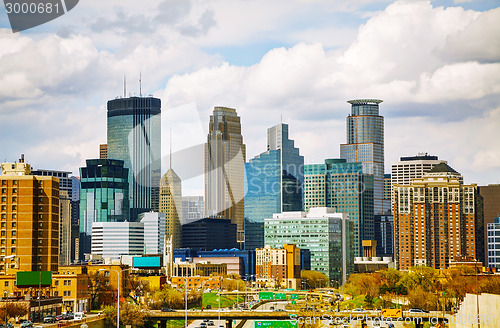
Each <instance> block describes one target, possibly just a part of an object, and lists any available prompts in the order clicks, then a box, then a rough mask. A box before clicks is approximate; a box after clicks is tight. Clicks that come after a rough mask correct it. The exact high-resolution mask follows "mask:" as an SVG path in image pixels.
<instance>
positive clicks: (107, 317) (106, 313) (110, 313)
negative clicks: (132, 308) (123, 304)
mask: <svg viewBox="0 0 500 328" xmlns="http://www.w3.org/2000/svg"><path fill="white" fill-rule="evenodd" d="M102 315H103V321H104V328H113V327H116V306H111V305H108V306H106V307H104V309H103V311H102Z"/></svg>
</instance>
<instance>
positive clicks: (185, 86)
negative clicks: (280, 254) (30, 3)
mask: <svg viewBox="0 0 500 328" xmlns="http://www.w3.org/2000/svg"><path fill="white" fill-rule="evenodd" d="M285 4H286V6H285ZM264 5H265V6H266V13H265V15H263V14H262V11H261V10H259V8H261V7H262V6H264ZM138 6H139V5H138V4H137V3H134V2H132V1H130V2H128V1H122V2H113V1H109V3H106V4H102V3H100V2H98V1H87V2H86V3H81V4H79V6H78V7H76V8H75V9H74V10H72V11H71V12H70V13H68V14H67V15H65V16H64V17H61V18H60V19H57V20H54V21H53V22H50V23H47V24H45V25H42V26H39V27H37V28H34V29H31V30H27V31H24V32H21V33H16V34H13V33H12V32H11V31H10V29H8V28H7V25H8V21H7V17H6V15H5V12H4V8H3V7H2V8H1V9H0V10H1V12H0V28H2V30H0V41H1V42H2V44H3V47H2V48H3V49H8V50H5V51H4V52H2V53H1V54H0V58H2V63H1V64H0V73H1V74H2V76H3V77H4V78H3V79H2V80H1V82H0V85H1V86H2V88H0V89H1V90H2V91H1V93H0V104H1V105H2V110H1V111H0V121H2V122H8V124H7V126H6V127H5V128H3V129H2V132H1V133H0V137H1V138H2V139H7V140H9V141H10V142H9V143H7V144H5V145H4V146H3V147H2V149H1V150H0V157H1V158H2V159H3V160H4V159H5V160H6V161H14V160H16V159H17V158H18V156H19V154H20V153H25V154H26V157H27V161H28V162H30V163H31V164H32V165H33V166H34V167H35V168H45V169H58V170H64V171H72V172H73V174H75V175H77V172H78V168H79V167H82V166H84V165H85V159H88V158H98V145H99V144H102V143H104V142H105V141H106V110H105V107H106V101H107V100H109V99H112V98H114V97H115V96H118V95H122V94H123V93H124V90H123V89H124V88H123V77H124V75H125V76H126V79H127V87H126V88H127V92H125V96H128V95H134V94H135V95H139V93H140V91H139V82H138V80H139V76H140V74H141V72H142V90H143V92H142V93H143V95H149V94H153V95H155V96H157V97H158V98H160V99H161V101H162V103H163V105H164V107H165V112H166V115H165V118H164V120H166V121H169V120H170V119H172V116H171V115H174V114H175V109H179V108H184V109H183V110H185V107H182V106H186V105H189V106H191V107H192V108H194V110H192V111H191V114H193V115H191V116H190V118H189V119H190V120H192V121H193V122H194V123H193V124H192V126H196V129H198V130H199V131H197V132H196V133H195V134H197V135H196V137H199V136H200V135H202V136H203V135H205V136H206V133H207V132H208V131H207V124H206V122H208V119H209V116H210V112H211V110H212V109H213V107H214V106H228V107H231V108H236V109H237V111H238V114H239V116H240V117H241V118H242V135H243V137H244V138H245V143H246V144H247V158H253V157H254V156H256V155H257V154H259V153H261V145H262V144H263V143H264V142H265V138H266V135H265V130H266V129H267V128H268V127H269V126H273V125H276V124H277V123H279V122H280V121H281V117H283V120H282V121H283V122H284V123H287V124H289V125H290V127H291V128H292V129H293V130H294V139H295V141H296V146H297V148H299V149H300V150H301V154H302V155H303V156H304V158H305V163H306V164H308V163H320V162H322V161H323V160H324V159H326V158H338V157H339V150H338V145H339V144H341V143H343V142H345V118H346V117H347V115H348V113H349V105H348V104H347V103H346V101H347V100H349V99H358V98H377V99H383V100H384V103H383V106H382V107H381V111H380V115H381V116H383V117H384V119H385V167H386V173H388V168H389V167H390V164H391V163H392V162H396V161H398V159H399V157H401V156H413V155H416V154H417V153H419V152H428V153H431V154H435V155H438V156H439V157H440V158H445V159H446V160H447V161H448V162H449V163H450V164H451V165H452V166H453V167H454V168H456V169H457V170H458V171H460V172H461V173H462V174H463V176H464V180H465V182H466V183H477V184H478V185H486V184H489V183H499V182H500V177H499V175H498V169H499V168H500V147H499V145H498V143H496V142H491V141H490V140H492V139H493V138H494V136H495V133H496V126H497V125H498V122H499V121H500V107H499V105H498V103H499V99H500V92H499V91H498V90H499V88H498V85H499V84H500V78H499V76H500V74H499V71H500V63H499V56H498V54H499V53H500V51H499V49H500V44H499V41H498V40H500V38H499V37H498V36H499V34H500V33H499V31H498V28H497V27H496V25H497V24H492V23H491V22H495V21H496V20H497V19H496V18H495V17H497V18H498V17H500V8H498V4H497V3H495V2H493V1H474V2H460V3H458V1H457V3H452V2H451V1H414V2H404V1H396V2H393V1H383V0H381V1H379V2H376V3H373V4H370V5H368V4H366V3H365V2H362V1H359V2H358V1H354V2H352V1H349V2H342V1H340V2H335V4H332V3H329V2H316V3H303V2H291V3H288V2H286V3H285V2H281V1H276V2H273V4H267V3H263V2H260V1H255V2H252V3H247V4H235V5H232V6H227V4H225V3H224V2H223V1H213V2H211V3H210V4H207V3H198V2H195V1H193V2H182V3H174V2H165V1H151V2H148V4H147V8H144V6H141V7H140V10H138V9H139V7H138ZM285 8H286V9H285ZM242 12H245V15H246V16H245V17H246V19H239V18H241V15H240V13H242ZM172 13H175V14H172ZM259 15H261V16H262V17H259ZM83 21H85V22H84V23H83ZM131 22H135V23H133V24H128V23H131ZM295 23H296V24H295ZM145 36H147V37H145ZM157 41H161V42H157ZM63 49H64V50H63ZM28 63H30V64H28ZM42 66H43V67H42ZM89 81H92V83H90V82H89ZM190 104H191V105H190ZM169 115H170V116H169ZM174 116H175V115H174ZM180 121H181V122H182V120H180ZM169 122H172V121H169ZM167 123H168V122H167ZM184 123H186V122H185V120H184ZM47 124H51V125H52V128H51V129H50V131H49V129H47V128H46V126H47ZM19 126H28V127H29V129H19ZM179 126H182V127H185V125H179ZM162 130H163V132H164V133H165V132H166V131H168V129H164V128H163V126H162ZM184 130H186V129H184ZM192 130H194V128H193V129H191V130H190V129H188V130H187V131H192ZM458 131H460V132H458ZM186 133H187V132H186V131H179V128H178V129H177V131H176V129H175V128H174V129H173V131H172V134H173V137H174V141H175V142H174V144H173V151H174V152H175V151H179V150H182V149H185V148H188V147H190V146H194V145H197V144H201V143H203V141H200V140H199V138H198V139H196V138H185V136H186ZM167 140H168V137H167V138H166V137H165V136H163V137H162V141H164V142H163V144H164V145H165V144H166V142H165V141H167ZM162 153H163V156H164V157H165V155H166V154H167V153H168V147H165V146H164V147H163V149H162ZM174 167H175V162H174ZM165 171H166V169H165V168H164V169H162V173H164V172H165ZM200 173H201V172H200ZM180 175H181V174H180ZM201 175H202V174H201ZM181 178H183V177H182V175H181ZM185 182H186V183H189V181H185ZM183 183H184V179H183ZM183 189H184V190H185V191H186V192H187V193H186V194H191V195H202V194H203V185H202V182H201V183H199V182H198V183H197V184H195V185H194V186H193V187H191V188H183ZM189 191H191V192H190V193H189Z"/></svg>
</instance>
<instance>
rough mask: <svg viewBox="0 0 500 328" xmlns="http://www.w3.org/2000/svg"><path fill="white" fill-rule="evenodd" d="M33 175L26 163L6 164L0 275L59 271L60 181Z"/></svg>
mask: <svg viewBox="0 0 500 328" xmlns="http://www.w3.org/2000/svg"><path fill="white" fill-rule="evenodd" d="M30 172H31V167H30V166H29V165H28V164H26V163H24V159H21V160H19V163H3V164H2V175H1V176H0V274H9V273H14V271H15V270H21V271H38V270H42V271H52V272H57V269H58V256H59V213H60V212H59V180H58V179H57V178H54V177H49V176H33V175H29V174H30ZM13 270H14V271H13Z"/></svg>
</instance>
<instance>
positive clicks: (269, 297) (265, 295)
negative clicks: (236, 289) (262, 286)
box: [259, 292, 274, 300]
mask: <svg viewBox="0 0 500 328" xmlns="http://www.w3.org/2000/svg"><path fill="white" fill-rule="evenodd" d="M272 299H274V293H273V292H259V300H272Z"/></svg>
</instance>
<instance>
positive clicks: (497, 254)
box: [487, 217, 500, 269]
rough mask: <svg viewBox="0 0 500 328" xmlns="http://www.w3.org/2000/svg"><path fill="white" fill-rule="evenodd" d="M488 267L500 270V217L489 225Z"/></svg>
mask: <svg viewBox="0 0 500 328" xmlns="http://www.w3.org/2000/svg"><path fill="white" fill-rule="evenodd" d="M487 234H488V239H487V240H488V247H487V250H488V267H490V268H491V267H493V268H497V269H500V217H496V218H494V219H493V222H491V223H488V225H487Z"/></svg>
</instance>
